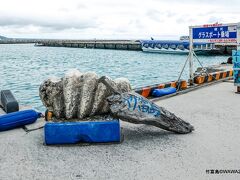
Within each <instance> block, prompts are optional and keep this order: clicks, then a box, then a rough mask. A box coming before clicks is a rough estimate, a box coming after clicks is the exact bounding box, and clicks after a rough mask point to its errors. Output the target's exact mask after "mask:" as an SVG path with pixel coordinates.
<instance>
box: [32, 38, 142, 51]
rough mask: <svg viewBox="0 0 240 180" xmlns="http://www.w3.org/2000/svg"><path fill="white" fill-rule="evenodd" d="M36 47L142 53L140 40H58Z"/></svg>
mask: <svg viewBox="0 0 240 180" xmlns="http://www.w3.org/2000/svg"><path fill="white" fill-rule="evenodd" d="M36 46H50V47H72V48H90V49H93V48H96V49H119V50H134V51H141V50H142V46H141V43H140V41H139V40H136V41H135V40H56V41H40V42H37V43H36Z"/></svg>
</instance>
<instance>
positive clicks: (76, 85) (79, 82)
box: [39, 70, 131, 121]
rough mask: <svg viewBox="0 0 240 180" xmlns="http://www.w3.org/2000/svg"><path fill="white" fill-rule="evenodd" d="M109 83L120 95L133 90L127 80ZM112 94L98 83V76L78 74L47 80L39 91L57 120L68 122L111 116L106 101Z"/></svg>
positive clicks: (92, 73) (94, 74)
mask: <svg viewBox="0 0 240 180" xmlns="http://www.w3.org/2000/svg"><path fill="white" fill-rule="evenodd" d="M108 79H109V84H110V85H111V86H112V87H113V88H114V89H117V90H118V91H119V92H129V91H130V90H131V86H130V83H129V81H128V79H125V78H118V79H116V80H112V79H110V78H108ZM112 93H113V92H112V91H111V89H109V88H107V87H106V86H105V85H104V84H103V83H101V82H99V77H98V76H97V74H96V73H94V72H87V73H81V72H79V71H78V70H71V71H69V72H67V73H66V74H65V76H64V77H63V78H61V79H59V78H50V79H47V80H46V81H44V82H43V83H42V84H41V86H40V88H39V94H40V98H41V100H42V102H43V104H44V106H46V108H47V109H48V110H49V111H52V112H53V115H54V116H55V117H56V118H59V119H64V120H67V121H70V120H71V119H83V118H86V117H90V116H95V115H101V114H106V113H109V110H110V108H109V104H108V102H107V100H106V98H107V97H109V96H111V95H112Z"/></svg>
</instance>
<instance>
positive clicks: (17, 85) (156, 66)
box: [0, 44, 227, 111]
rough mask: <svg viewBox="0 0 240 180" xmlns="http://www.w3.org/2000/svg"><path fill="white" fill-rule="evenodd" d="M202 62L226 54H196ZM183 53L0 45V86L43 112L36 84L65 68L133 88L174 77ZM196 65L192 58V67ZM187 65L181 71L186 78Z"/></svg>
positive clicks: (221, 58) (217, 60) (220, 59)
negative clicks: (119, 80)
mask: <svg viewBox="0 0 240 180" xmlns="http://www.w3.org/2000/svg"><path fill="white" fill-rule="evenodd" d="M199 59H200V60H201V62H202V63H203V65H212V64H218V63H220V62H223V61H226V59H227V57H226V56H200V57H199ZM185 60H186V56H185V55H168V54H156V53H144V52H137V51H121V50H102V49H81V48H62V47H35V46H34V45H33V44H25V45H23V44H21V45H8V44H7V45H0V89H10V90H11V91H12V92H13V93H14V95H15V96H16V98H17V99H18V100H19V102H20V104H23V105H30V106H33V107H34V108H36V109H37V110H40V111H44V107H43V106H42V103H41V101H40V99H39V96H38V88H39V85H40V83H41V82H42V81H43V80H45V79H46V78H48V77H51V76H58V77H62V76H63V75H64V73H65V72H66V71H68V70H69V69H73V68H76V69H79V70H80V71H81V72H86V71H95V72H97V74H99V75H108V76H110V77H111V78H117V77H126V78H128V79H129V80H130V82H131V84H132V86H133V87H139V86H144V85H150V84H155V83H161V82H166V81H171V80H176V79H177V78H178V75H179V73H180V71H181V69H182V66H183V64H184V62H185ZM198 66H199V65H198V64H197V62H196V61H195V67H198ZM187 73H188V68H187V69H186V70H185V72H184V74H183V78H184V79H187V76H188V74H187Z"/></svg>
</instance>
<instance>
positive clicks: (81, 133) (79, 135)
mask: <svg viewBox="0 0 240 180" xmlns="http://www.w3.org/2000/svg"><path fill="white" fill-rule="evenodd" d="M44 133H45V143H46V144H47V145H51V144H75V143H79V142H86V143H106V142H120V139H121V129H120V123H119V120H113V121H86V122H61V123H58V122H51V123H46V124H45V127H44Z"/></svg>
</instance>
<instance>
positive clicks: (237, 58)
mask: <svg viewBox="0 0 240 180" xmlns="http://www.w3.org/2000/svg"><path fill="white" fill-rule="evenodd" d="M232 58H233V78H234V85H235V86H240V51H236V50H233V51H232Z"/></svg>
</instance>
